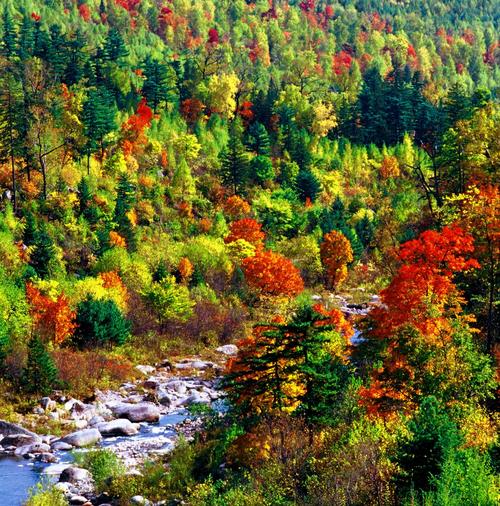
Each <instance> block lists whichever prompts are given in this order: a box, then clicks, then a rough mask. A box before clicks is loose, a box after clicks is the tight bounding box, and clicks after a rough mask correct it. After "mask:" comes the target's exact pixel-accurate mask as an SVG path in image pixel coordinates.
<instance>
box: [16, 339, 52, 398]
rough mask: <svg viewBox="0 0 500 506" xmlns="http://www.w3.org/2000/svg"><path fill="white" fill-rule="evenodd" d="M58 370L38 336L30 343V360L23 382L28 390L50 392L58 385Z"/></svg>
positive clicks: (41, 392) (45, 393) (40, 392)
mask: <svg viewBox="0 0 500 506" xmlns="http://www.w3.org/2000/svg"><path fill="white" fill-rule="evenodd" d="M58 382H59V380H58V371H57V367H56V365H55V362H54V360H53V359H52V357H51V356H50V355H49V353H48V351H47V350H46V349H45V346H44V344H43V343H42V340H41V339H40V338H39V337H38V336H34V337H32V338H31V340H30V342H29V343H28V361H27V363H26V367H25V369H24V371H23V377H22V383H23V384H24V387H25V389H26V391H27V392H30V393H38V394H44V395H47V394H49V393H50V392H51V391H52V390H53V389H54V388H55V387H56V386H57V385H58Z"/></svg>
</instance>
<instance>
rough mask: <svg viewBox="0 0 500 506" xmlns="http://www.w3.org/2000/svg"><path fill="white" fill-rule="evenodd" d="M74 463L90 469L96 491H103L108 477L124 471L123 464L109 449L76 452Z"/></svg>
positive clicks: (116, 475) (118, 474)
mask: <svg viewBox="0 0 500 506" xmlns="http://www.w3.org/2000/svg"><path fill="white" fill-rule="evenodd" d="M75 461H76V463H77V464H78V465H79V466H81V467H83V468H85V469H88V470H89V471H90V473H91V474H92V478H93V479H94V482H95V485H96V488H97V490H98V491H103V490H104V489H105V486H106V482H107V481H108V480H109V478H115V477H118V476H120V475H121V474H123V473H124V472H125V466H124V465H123V463H122V462H121V460H120V459H119V458H118V457H117V456H116V455H115V454H114V453H113V452H112V451H111V450H91V451H88V452H85V453H77V454H76V456H75Z"/></svg>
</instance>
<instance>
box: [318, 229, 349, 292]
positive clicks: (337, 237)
mask: <svg viewBox="0 0 500 506" xmlns="http://www.w3.org/2000/svg"><path fill="white" fill-rule="evenodd" d="M320 254H321V263H322V264H323V267H324V269H325V271H326V277H327V280H328V283H329V284H330V286H331V287H332V288H338V287H339V286H340V285H341V284H342V283H343V282H344V281H345V279H346V278H347V265H348V264H350V263H351V262H352V261H353V259H354V257H353V254H352V247H351V243H350V241H349V239H347V237H346V236H345V235H344V234H343V233H342V232H338V231H337V230H333V231H332V232H329V233H328V234H325V237H324V238H323V242H322V243H321V248H320Z"/></svg>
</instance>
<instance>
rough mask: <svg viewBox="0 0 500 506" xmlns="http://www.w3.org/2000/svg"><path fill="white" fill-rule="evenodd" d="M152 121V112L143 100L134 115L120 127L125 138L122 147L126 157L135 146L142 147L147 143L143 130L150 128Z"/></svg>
mask: <svg viewBox="0 0 500 506" xmlns="http://www.w3.org/2000/svg"><path fill="white" fill-rule="evenodd" d="M152 119H153V111H152V109H151V108H150V107H149V106H148V104H147V102H146V99H145V98H143V99H142V100H141V101H140V102H139V105H138V106H137V111H136V113H135V114H133V115H132V116H130V118H129V119H128V120H127V121H126V122H125V123H124V124H123V125H122V131H123V134H124V137H125V138H124V141H123V143H122V147H123V150H124V152H125V154H126V155H130V154H131V153H132V152H133V151H134V149H135V147H136V146H138V145H144V144H145V143H146V142H147V139H146V137H145V135H144V130H145V129H146V128H148V127H150V126H151V120H152Z"/></svg>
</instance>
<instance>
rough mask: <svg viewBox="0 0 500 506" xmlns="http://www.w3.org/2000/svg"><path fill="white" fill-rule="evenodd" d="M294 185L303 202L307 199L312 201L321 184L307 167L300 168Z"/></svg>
mask: <svg viewBox="0 0 500 506" xmlns="http://www.w3.org/2000/svg"><path fill="white" fill-rule="evenodd" d="M296 185H297V193H298V195H299V197H300V198H301V200H302V202H305V201H306V200H307V199H309V200H310V201H311V202H314V201H315V200H316V197H317V196H318V195H319V193H320V192H321V184H320V182H319V180H318V178H317V177H316V176H315V175H314V174H313V173H312V172H311V171H310V170H309V169H301V170H300V171H299V173H298V175H297V180H296Z"/></svg>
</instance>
